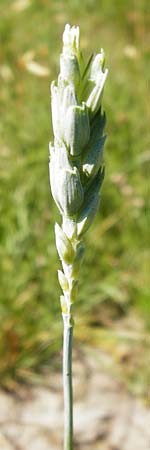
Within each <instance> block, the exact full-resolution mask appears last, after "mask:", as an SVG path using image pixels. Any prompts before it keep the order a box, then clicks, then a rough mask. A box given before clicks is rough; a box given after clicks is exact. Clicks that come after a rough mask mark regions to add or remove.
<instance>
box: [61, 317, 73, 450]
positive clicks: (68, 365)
mask: <svg viewBox="0 0 150 450" xmlns="http://www.w3.org/2000/svg"><path fill="white" fill-rule="evenodd" d="M63 322H64V336H63V389H64V450H73V395H72V337H73V323H72V319H71V314H63Z"/></svg>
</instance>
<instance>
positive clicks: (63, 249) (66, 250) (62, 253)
mask: <svg viewBox="0 0 150 450" xmlns="http://www.w3.org/2000/svg"><path fill="white" fill-rule="evenodd" d="M55 237H56V247H57V251H58V254H59V257H60V259H61V260H62V261H64V262H65V263H66V264H71V263H72V262H73V260H74V249H73V247H72V245H71V242H70V241H69V239H68V237H67V236H66V234H65V233H64V231H63V230H62V228H61V227H60V226H59V225H58V223H56V224H55Z"/></svg>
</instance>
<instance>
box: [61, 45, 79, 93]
mask: <svg viewBox="0 0 150 450" xmlns="http://www.w3.org/2000/svg"><path fill="white" fill-rule="evenodd" d="M60 75H61V77H62V78H63V79H64V80H67V81H69V82H70V83H72V84H74V86H75V87H78V85H79V83H80V68H79V64H78V60H77V57H76V56H74V55H69V56H68V55H64V54H63V53H62V55H61V56H60Z"/></svg>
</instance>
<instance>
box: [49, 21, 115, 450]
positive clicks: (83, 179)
mask: <svg viewBox="0 0 150 450" xmlns="http://www.w3.org/2000/svg"><path fill="white" fill-rule="evenodd" d="M107 73H108V69H105V54H104V51H103V49H101V51H100V53H98V54H96V55H92V56H91V57H90V59H89V61H88V63H87V64H86V65H85V63H84V59H83V55H82V52H81V49H80V41H79V27H75V26H73V27H71V26H70V25H69V24H67V25H66V26H65V30H64V33H63V49H62V53H61V55H60V73H59V75H58V80H57V82H56V81H53V82H52V83H51V109H52V125H53V133H54V143H53V144H52V143H50V146H49V149H50V164H49V169H50V185H51V192H52V196H53V198H54V201H55V203H56V205H57V207H58V209H59V211H60V214H61V218H62V223H61V225H58V223H56V224H55V237H56V247H57V251H58V255H59V257H60V260H61V264H62V270H58V280H59V283H60V286H61V289H62V295H61V297H60V302H61V309H62V317H63V324H64V333H63V388H64V450H73V396H72V336H73V326H74V321H73V313H72V305H73V304H74V302H75V301H76V298H77V291H78V279H79V270H80V266H81V263H82V260H83V256H84V251H85V246H84V243H83V239H84V234H85V233H86V231H87V230H88V228H89V226H90V225H91V223H92V222H93V219H94V216H95V214H96V212H97V210H98V207H99V201H100V189H101V185H102V182H103V179H104V160H103V153H104V143H105V139H106V136H105V134H104V127H105V122H106V118H105V113H103V112H102V108H101V101H102V95H103V90H104V84H105V81H106V77H107Z"/></svg>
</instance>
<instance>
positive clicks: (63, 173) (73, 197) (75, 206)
mask: <svg viewBox="0 0 150 450" xmlns="http://www.w3.org/2000/svg"><path fill="white" fill-rule="evenodd" d="M57 189H58V191H59V194H58V196H59V202H60V205H61V208H62V210H63V212H64V214H65V215H66V216H72V215H74V214H75V213H76V212H77V211H78V210H79V209H80V207H81V205H82V202H83V196H84V192H83V187H82V184H81V180H80V175H79V172H78V169H77V168H76V167H74V168H73V170H69V169H65V168H64V169H62V170H60V179H59V186H58V187H57Z"/></svg>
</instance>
